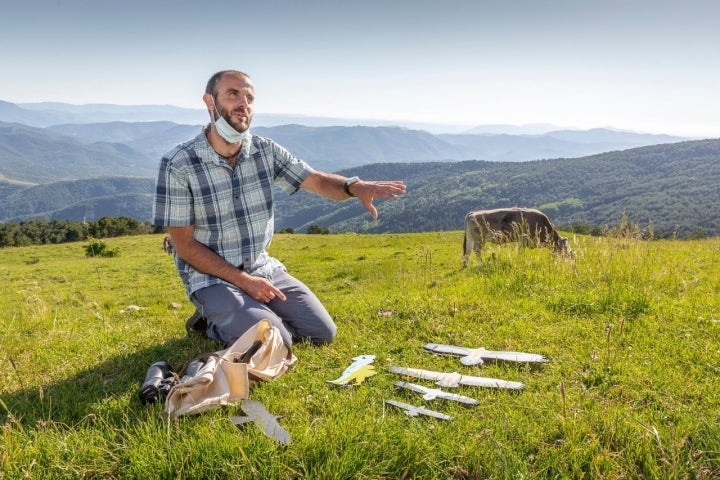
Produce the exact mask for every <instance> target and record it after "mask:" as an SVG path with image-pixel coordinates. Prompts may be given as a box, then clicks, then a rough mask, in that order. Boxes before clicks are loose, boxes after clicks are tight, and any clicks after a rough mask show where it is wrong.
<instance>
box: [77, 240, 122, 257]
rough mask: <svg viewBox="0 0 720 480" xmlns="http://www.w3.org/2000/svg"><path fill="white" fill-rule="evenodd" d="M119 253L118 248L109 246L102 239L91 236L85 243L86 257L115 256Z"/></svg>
mask: <svg viewBox="0 0 720 480" xmlns="http://www.w3.org/2000/svg"><path fill="white" fill-rule="evenodd" d="M118 255H120V249H119V248H110V247H108V246H107V244H105V242H103V241H102V240H98V239H97V238H91V239H90V241H89V242H88V244H87V245H85V256H86V257H117V256H118Z"/></svg>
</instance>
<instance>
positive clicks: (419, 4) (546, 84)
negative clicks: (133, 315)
mask: <svg viewBox="0 0 720 480" xmlns="http://www.w3.org/2000/svg"><path fill="white" fill-rule="evenodd" d="M0 8H1V10H0V11H1V12H2V14H1V15H0V43H1V44H2V45H3V47H2V49H1V50H0V59H1V61H2V63H1V64H2V73H0V100H5V101H10V102H15V103H24V102H40V101H57V102H66V103H73V104H87V103H113V104H120V105H140V104H161V105H166V104H167V105H177V106H181V107H192V108H201V107H202V103H201V95H202V91H203V89H204V85H205V82H206V81H207V78H208V77H209V76H210V75H211V74H212V73H213V72H215V71H217V70H221V69H226V68H236V69H240V70H244V71H246V72H247V73H249V74H250V75H251V76H252V77H253V79H254V82H255V87H256V94H257V104H256V112H263V113H287V114H302V115H322V116H336V117H345V118H369V119H388V120H407V121H416V122H433V123H448V124H462V125H470V126H472V125H484V124H513V125H522V124H530V123H551V124H554V125H558V126H562V127H569V128H592V127H603V126H612V127H616V128H623V129H629V130H636V131H643V132H652V133H669V134H677V135H687V136H705V137H720V92H718V86H720V54H718V53H717V51H718V48H720V47H719V46H720V2H719V1H716V0H712V1H711V0H702V1H700V0H684V1H678V0H673V1H668V0H654V1H650V0H637V1H631V0H592V1H590V0H517V1H514V0H493V1H485V0H463V1H459V0H442V1H437V0H436V1H426V0H398V1H393V0H380V1H376V0H363V1H352V2H351V1H343V0H334V1H331V0H305V1H303V0H282V1H273V0H258V1H243V0H234V1H222V0H195V1H183V0H157V1H153V0H142V1H138V0H116V1H113V2H109V1H104V0H86V1H81V0H56V1H51V0H19V1H13V2H3V5H2V7H0Z"/></svg>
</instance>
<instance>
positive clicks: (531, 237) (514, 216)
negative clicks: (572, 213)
mask: <svg viewBox="0 0 720 480" xmlns="http://www.w3.org/2000/svg"><path fill="white" fill-rule="evenodd" d="M486 241H491V242H494V243H506V242H521V244H522V245H528V244H530V245H531V246H551V247H552V249H553V252H555V253H557V254H562V255H567V256H572V250H571V249H570V245H569V244H568V239H567V238H565V237H561V236H560V235H559V234H558V232H557V230H555V227H554V226H553V224H552V223H550V219H549V218H548V217H547V215H545V214H544V213H543V212H541V211H540V210H535V209H532V208H517V207H515V208H498V209H495V210H478V211H475V212H469V213H468V214H467V215H465V237H464V238H463V268H464V267H467V264H468V259H469V258H470V252H472V251H475V255H477V258H478V260H480V259H481V257H480V253H481V250H482V246H483V244H484V243H485V242H486Z"/></svg>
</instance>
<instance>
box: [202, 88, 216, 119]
mask: <svg viewBox="0 0 720 480" xmlns="http://www.w3.org/2000/svg"><path fill="white" fill-rule="evenodd" d="M202 98H203V102H205V106H206V107H207V109H208V111H210V114H211V115H212V113H213V112H215V103H214V102H213V97H212V95H210V94H209V93H205V94H203V97H202Z"/></svg>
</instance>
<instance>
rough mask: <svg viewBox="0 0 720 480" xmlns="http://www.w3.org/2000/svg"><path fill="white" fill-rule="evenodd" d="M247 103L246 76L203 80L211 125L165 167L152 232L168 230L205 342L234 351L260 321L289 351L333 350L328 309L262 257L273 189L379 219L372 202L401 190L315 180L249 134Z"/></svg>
mask: <svg viewBox="0 0 720 480" xmlns="http://www.w3.org/2000/svg"><path fill="white" fill-rule="evenodd" d="M254 100H255V89H254V87H253V83H252V80H251V79H250V77H249V76H248V75H247V74H245V73H243V72H239V71H235V70H225V71H221V72H218V73H216V74H214V75H213V76H212V77H210V80H209V81H208V83H207V87H206V89H205V94H204V95H203V101H204V102H205V106H206V107H207V109H208V112H209V113H210V119H211V121H210V123H209V125H208V126H206V127H205V128H204V129H203V131H202V132H201V133H200V134H199V135H198V136H197V137H195V138H194V139H192V140H190V141H188V142H186V143H183V144H181V145H178V146H177V147H176V148H174V149H173V150H171V151H170V152H168V153H167V154H165V156H164V157H163V158H162V161H161V164H160V172H159V175H158V180H157V184H156V189H155V199H154V209H153V211H154V213H153V216H154V223H155V225H158V226H164V227H167V231H168V235H169V236H170V239H171V241H172V245H173V247H174V253H173V254H174V256H175V263H176V266H177V268H178V272H179V274H180V277H181V278H182V280H183V283H184V284H185V288H186V291H187V294H188V296H189V298H190V299H191V301H192V302H193V303H194V304H195V307H196V308H197V313H198V314H199V315H200V316H202V317H204V318H205V319H207V331H206V334H207V336H208V337H210V338H213V339H215V340H218V341H221V342H224V343H231V342H233V341H234V340H235V339H237V338H238V337H239V336H240V335H242V334H243V333H244V332H245V331H246V330H247V329H249V328H250V327H251V326H253V325H254V324H256V323H257V322H258V321H260V320H261V319H263V318H267V319H269V320H270V321H271V322H272V323H273V324H274V325H275V326H277V327H278V328H279V329H280V331H281V333H282V336H283V340H284V341H285V343H286V344H287V345H291V344H292V342H293V341H298V340H307V341H310V342H313V343H317V344H321V343H326V342H330V341H332V340H333V339H334V338H335V334H336V330H337V329H336V326H335V323H334V322H333V320H332V318H331V317H330V315H329V314H328V312H327V310H326V309H325V307H324V306H323V305H322V304H321V303H320V301H319V300H318V298H317V297H316V296H315V294H313V293H312V291H310V289H309V288H308V287H307V286H305V285H304V284H303V283H302V282H300V281H299V280H297V279H296V278H294V277H292V276H291V275H289V274H288V273H287V270H286V269H285V267H284V266H283V265H282V263H280V261H278V260H277V259H275V258H273V257H271V256H270V255H268V253H267V251H266V249H267V247H268V246H269V245H270V242H271V240H272V236H273V228H274V217H273V191H272V186H273V184H276V185H279V186H280V187H281V188H282V189H283V190H284V191H286V192H287V193H290V194H292V193H294V192H296V191H297V190H298V189H300V188H303V189H305V190H308V191H310V192H313V193H316V194H318V195H322V196H324V197H327V198H330V199H333V200H345V199H348V198H351V197H357V198H358V200H359V201H360V202H361V203H362V204H363V205H364V206H365V207H366V208H367V209H368V210H369V211H370V213H371V214H372V216H373V218H377V210H376V209H375V207H374V205H373V199H375V198H395V197H397V195H401V194H403V193H405V185H404V183H403V182H402V181H362V180H359V179H358V178H357V177H353V178H351V179H346V178H344V177H342V176H340V175H335V174H330V173H325V172H321V171H317V170H314V169H313V168H311V167H310V166H309V165H308V164H306V163H305V162H303V161H301V160H299V159H297V158H296V157H294V156H293V155H291V154H290V153H289V152H288V151H287V150H285V149H284V148H283V147H281V146H280V145H278V144H276V143H275V142H274V141H272V140H270V139H267V138H263V137H258V136H254V135H252V134H250V130H249V128H250V123H251V122H252V116H253V102H254Z"/></svg>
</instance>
